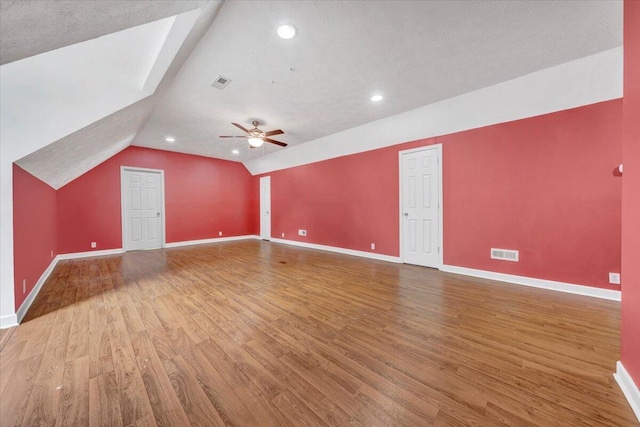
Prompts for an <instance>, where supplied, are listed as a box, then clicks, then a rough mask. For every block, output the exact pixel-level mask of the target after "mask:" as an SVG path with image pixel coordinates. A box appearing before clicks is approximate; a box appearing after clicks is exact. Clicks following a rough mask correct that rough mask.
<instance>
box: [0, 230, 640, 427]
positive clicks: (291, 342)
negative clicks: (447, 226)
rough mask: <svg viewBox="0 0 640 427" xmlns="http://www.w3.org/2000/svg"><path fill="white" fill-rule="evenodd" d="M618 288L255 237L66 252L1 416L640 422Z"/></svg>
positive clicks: (205, 422) (19, 352) (14, 354)
mask: <svg viewBox="0 0 640 427" xmlns="http://www.w3.org/2000/svg"><path fill="white" fill-rule="evenodd" d="M619 325H620V309H619V303H616V302H613V301H606V300H599V299H595V298H587V297H582V296H577V295H568V294H562V293H558V292H549V291H545V290H540V289H532V288H526V287H521V286H514V285H509V284H504V283H497V282H493V281H490V280H486V279H472V278H468V277H464V276H458V275H454V274H446V273H441V272H439V271H436V270H431V269H425V268H421V267H416V266H410V265H401V264H394V263H386V262H382V261H374V260H367V259H361V258H355V257H350V256H346V255H340V254H334V253H327V252H320V251H316V250H312V249H306V248H296V247H290V246H285V245H280V244H275V243H269V242H262V241H255V240H247V241H236V242H225V243H217V244H210V245H199V246H193V247H184V248H174V249H163V250H156V251H139V252H130V253H126V254H122V255H116V256H108V257H97V258H86V259H78V260H66V261H60V262H59V263H58V265H57V266H56V268H55V269H54V271H53V272H52V274H51V275H50V277H49V279H48V280H47V282H46V283H45V284H44V286H43V288H42V290H41V292H40V294H39V295H38V296H37V297H36V299H35V301H34V303H33V304H32V306H31V309H30V310H29V312H28V313H27V315H26V316H25V321H24V322H23V323H22V324H21V325H20V326H18V327H16V328H14V329H13V330H12V331H11V332H3V333H0V342H1V343H2V344H0V423H1V424H2V425H5V424H6V425H38V424H40V425H54V424H55V425H56V426H67V425H91V426H94V425H95V426H100V425H109V426H112V425H114V426H118V425H127V426H128V425H131V426H165V425H167V426H189V425H201V426H210V425H211V426H218V425H219V426H222V425H225V426H239V427H245V426H296V427H297V426H300V425H312V426H324V425H330V426H342V425H352V426H354V425H355V426H391V425H394V426H395V425H407V426H412V427H413V426H428V425H434V426H482V427H484V426H518V427H520V426H544V427H547V426H574V425H585V426H605V425H606V426H624V427H627V426H634V425H638V422H637V420H636V418H635V416H634V414H633V412H632V411H631V409H630V408H629V406H628V403H627V402H626V400H625V398H624V396H623V395H622V393H621V391H620V389H619V388H618V386H617V384H616V383H615V382H614V380H613V378H612V376H611V373H612V371H613V370H614V369H615V362H616V361H617V360H619V358H620V335H619Z"/></svg>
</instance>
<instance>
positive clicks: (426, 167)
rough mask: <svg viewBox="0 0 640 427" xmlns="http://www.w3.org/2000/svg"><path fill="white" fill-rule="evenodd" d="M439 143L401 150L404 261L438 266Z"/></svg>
mask: <svg viewBox="0 0 640 427" xmlns="http://www.w3.org/2000/svg"><path fill="white" fill-rule="evenodd" d="M439 152H440V148H439V147H433V148H427V149H424V150H419V151H411V152H408V153H401V170H400V175H401V187H402V190H401V191H402V192H401V218H400V221H401V229H402V248H401V254H402V258H403V261H404V262H405V263H408V264H416V265H422V266H425V267H434V268H439V267H440V263H441V262H440V259H441V258H440V212H439V209H440V206H439V204H440V193H439V192H440V182H439V181H440V170H439V168H440V159H439Z"/></svg>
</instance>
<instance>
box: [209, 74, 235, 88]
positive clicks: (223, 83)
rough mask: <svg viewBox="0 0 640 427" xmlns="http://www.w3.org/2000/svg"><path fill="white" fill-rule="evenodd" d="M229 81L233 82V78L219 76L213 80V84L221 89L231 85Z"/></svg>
mask: <svg viewBox="0 0 640 427" xmlns="http://www.w3.org/2000/svg"><path fill="white" fill-rule="evenodd" d="M229 83H231V79H228V78H226V77H224V76H218V77H216V79H215V80H214V81H213V83H211V86H213V87H216V88H218V89H220V90H222V89H224V88H225V87H227V86H228V85H229Z"/></svg>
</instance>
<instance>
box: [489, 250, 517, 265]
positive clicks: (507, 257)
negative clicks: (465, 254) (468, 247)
mask: <svg viewBox="0 0 640 427" xmlns="http://www.w3.org/2000/svg"><path fill="white" fill-rule="evenodd" d="M491 258H492V259H502V260H504V261H513V262H518V260H519V259H520V253H519V252H518V251H514V250H511V249H495V248H491Z"/></svg>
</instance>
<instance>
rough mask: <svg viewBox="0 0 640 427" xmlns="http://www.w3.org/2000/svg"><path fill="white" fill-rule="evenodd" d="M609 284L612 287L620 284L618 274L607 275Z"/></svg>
mask: <svg viewBox="0 0 640 427" xmlns="http://www.w3.org/2000/svg"><path fill="white" fill-rule="evenodd" d="M609 283H611V284H612V285H619V284H620V273H609Z"/></svg>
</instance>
